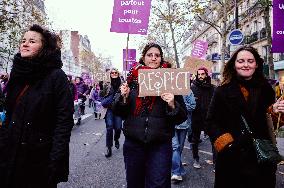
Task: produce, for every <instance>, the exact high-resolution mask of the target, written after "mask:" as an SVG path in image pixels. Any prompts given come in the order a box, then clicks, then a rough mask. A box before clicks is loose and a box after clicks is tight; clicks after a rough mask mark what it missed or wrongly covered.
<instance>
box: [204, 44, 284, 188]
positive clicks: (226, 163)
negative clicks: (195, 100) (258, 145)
mask: <svg viewBox="0 0 284 188" xmlns="http://www.w3.org/2000/svg"><path fill="white" fill-rule="evenodd" d="M262 69H263V60H262V58H261V57H260V55H259V54H258V52H257V50H256V49H255V48H253V47H250V46H243V47H241V48H239V49H238V50H236V51H235V53H234V54H233V55H232V57H231V59H230V60H229V61H228V62H227V63H226V65H225V67H224V72H223V81H222V84H221V86H219V87H218V88H217V89H216V90H215V93H214V95H213V98H212V100H211V104H210V107H209V111H208V114H207V129H208V134H209V136H210V138H211V140H212V143H214V147H215V149H216V151H217V152H218V154H217V160H216V168H215V170H216V173H215V187H238V188H242V187H271V188H272V187H275V182H276V180H275V178H276V176H275V172H276V168H277V167H276V166H277V165H276V164H274V163H263V164H260V163H258V161H257V156H256V152H255V149H254V147H253V141H252V136H251V135H250V133H249V132H248V131H247V129H246V126H245V123H244V121H243V119H242V117H244V119H245V120H246V122H247V124H248V125H249V128H250V130H251V131H252V132H253V136H254V138H260V139H271V137H270V135H269V131H268V125H267V120H266V113H268V112H272V111H273V110H272V109H274V111H275V112H278V111H280V112H283V102H280V101H278V102H277V103H275V93H274V91H273V89H272V87H271V86H270V84H269V83H268V82H267V80H266V79H265V77H264V75H263V72H262ZM273 107H274V108H273Z"/></svg>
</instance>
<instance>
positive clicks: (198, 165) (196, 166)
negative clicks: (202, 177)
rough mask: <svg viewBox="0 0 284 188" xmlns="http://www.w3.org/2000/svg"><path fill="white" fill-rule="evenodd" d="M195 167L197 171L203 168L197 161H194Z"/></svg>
mask: <svg viewBox="0 0 284 188" xmlns="http://www.w3.org/2000/svg"><path fill="white" fill-rule="evenodd" d="M193 167H194V168H197V169H199V168H201V166H200V163H199V162H198V161H197V160H194V163H193Z"/></svg>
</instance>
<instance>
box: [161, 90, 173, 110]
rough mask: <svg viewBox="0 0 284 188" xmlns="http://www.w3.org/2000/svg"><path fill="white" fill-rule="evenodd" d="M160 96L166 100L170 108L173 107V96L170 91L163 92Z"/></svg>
mask: <svg viewBox="0 0 284 188" xmlns="http://www.w3.org/2000/svg"><path fill="white" fill-rule="evenodd" d="M161 98H162V99H163V100H164V101H166V102H167V103H168V105H169V107H171V108H172V109H174V108H175V96H174V94H172V93H163V94H162V95H161Z"/></svg>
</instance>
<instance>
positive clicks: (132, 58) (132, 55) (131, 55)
mask: <svg viewBox="0 0 284 188" xmlns="http://www.w3.org/2000/svg"><path fill="white" fill-rule="evenodd" d="M127 56H128V58H127V61H126V59H125V58H126V49H123V70H124V71H129V69H130V68H131V67H132V66H133V65H134V64H135V63H136V49H128V53H127Z"/></svg>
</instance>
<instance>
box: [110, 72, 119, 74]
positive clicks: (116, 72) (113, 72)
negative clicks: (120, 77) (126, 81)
mask: <svg viewBox="0 0 284 188" xmlns="http://www.w3.org/2000/svg"><path fill="white" fill-rule="evenodd" d="M110 74H118V72H111V73H110Z"/></svg>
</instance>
